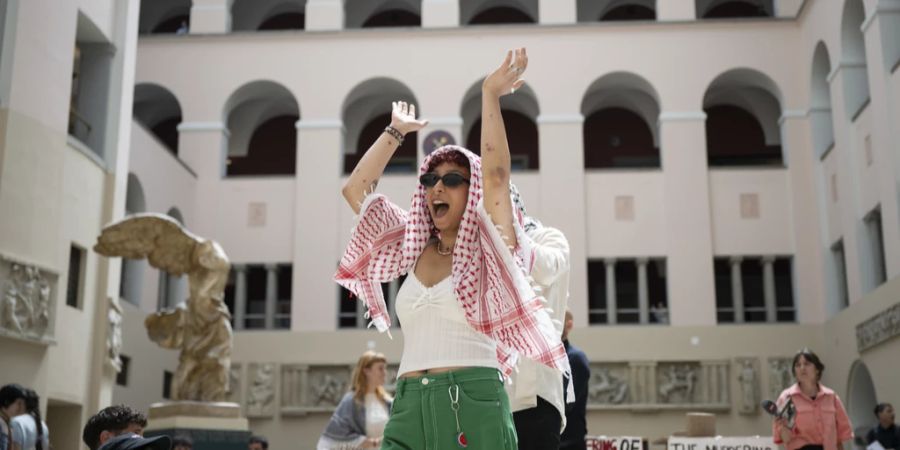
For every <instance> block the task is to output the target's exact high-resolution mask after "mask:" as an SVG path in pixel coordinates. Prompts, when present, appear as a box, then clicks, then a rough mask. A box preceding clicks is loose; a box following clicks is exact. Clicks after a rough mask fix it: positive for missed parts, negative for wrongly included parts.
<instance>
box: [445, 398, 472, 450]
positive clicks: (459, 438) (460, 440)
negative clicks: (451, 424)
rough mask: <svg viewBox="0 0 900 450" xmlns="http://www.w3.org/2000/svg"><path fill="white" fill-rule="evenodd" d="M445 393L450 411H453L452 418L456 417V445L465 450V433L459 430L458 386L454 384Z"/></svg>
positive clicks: (467, 441) (466, 440) (466, 442)
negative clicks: (448, 396) (448, 399)
mask: <svg viewBox="0 0 900 450" xmlns="http://www.w3.org/2000/svg"><path fill="white" fill-rule="evenodd" d="M447 391H448V392H449V394H450V409H452V410H453V416H454V417H456V445H458V446H459V447H460V448H466V447H468V446H469V440H468V439H466V433H463V432H462V431H461V430H460V428H459V385H457V384H454V385H453V386H450V388H449V389H447Z"/></svg>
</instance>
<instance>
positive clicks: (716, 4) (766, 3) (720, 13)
mask: <svg viewBox="0 0 900 450" xmlns="http://www.w3.org/2000/svg"><path fill="white" fill-rule="evenodd" d="M774 3H775V2H774V1H773V0H695V3H694V5H695V7H696V13H697V17H699V18H701V19H732V18H738V17H775V4H774Z"/></svg>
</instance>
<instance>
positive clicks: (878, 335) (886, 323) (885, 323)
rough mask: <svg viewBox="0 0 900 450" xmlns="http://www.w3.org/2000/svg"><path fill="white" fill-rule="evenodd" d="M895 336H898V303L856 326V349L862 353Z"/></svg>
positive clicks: (899, 311) (899, 308)
mask: <svg viewBox="0 0 900 450" xmlns="http://www.w3.org/2000/svg"><path fill="white" fill-rule="evenodd" d="M895 336H900V303H897V304H895V305H894V306H891V307H890V308H888V309H885V310H884V311H881V312H879V313H878V314H876V315H875V316H873V317H871V318H869V319H868V320H866V321H865V322H862V323H860V324H859V325H857V326H856V348H857V349H858V350H859V351H860V352H864V351H866V350H868V349H870V348H872V347H875V346H876V345H878V344H880V343H882V342H885V341H887V340H889V339H891V338H893V337H895Z"/></svg>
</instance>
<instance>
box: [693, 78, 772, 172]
mask: <svg viewBox="0 0 900 450" xmlns="http://www.w3.org/2000/svg"><path fill="white" fill-rule="evenodd" d="M781 98H782V96H781V90H780V89H778V86H777V85H776V84H775V82H774V81H772V79H771V78H769V77H768V76H767V75H765V74H763V73H761V72H759V71H756V70H754V69H747V68H740V69H732V70H729V71H727V72H725V73H723V74H721V75H719V76H718V77H716V79H714V80H713V81H712V83H710V85H709V87H708V88H707V90H706V94H705V95H704V98H703V110H704V111H705V112H706V150H707V156H708V161H709V165H710V166H760V165H762V166H784V158H783V156H782V148H781V127H780V126H779V124H778V121H779V119H780V118H781Z"/></svg>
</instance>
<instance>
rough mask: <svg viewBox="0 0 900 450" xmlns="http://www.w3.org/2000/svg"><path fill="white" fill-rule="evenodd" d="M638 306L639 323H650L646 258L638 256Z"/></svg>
mask: <svg viewBox="0 0 900 450" xmlns="http://www.w3.org/2000/svg"><path fill="white" fill-rule="evenodd" d="M637 269H638V308H639V309H640V318H641V324H648V323H650V293H649V288H648V286H647V258H638V260H637Z"/></svg>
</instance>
